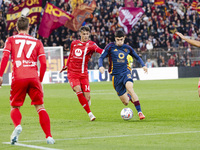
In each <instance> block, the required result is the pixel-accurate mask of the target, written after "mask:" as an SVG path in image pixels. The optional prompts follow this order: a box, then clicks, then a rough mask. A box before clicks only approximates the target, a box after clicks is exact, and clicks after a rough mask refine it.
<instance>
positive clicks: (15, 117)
mask: <svg viewBox="0 0 200 150" xmlns="http://www.w3.org/2000/svg"><path fill="white" fill-rule="evenodd" d="M10 117H11V119H12V121H13V124H14V126H15V127H17V126H18V125H20V124H21V120H22V115H21V113H20V111H19V109H18V108H12V109H11V111H10Z"/></svg>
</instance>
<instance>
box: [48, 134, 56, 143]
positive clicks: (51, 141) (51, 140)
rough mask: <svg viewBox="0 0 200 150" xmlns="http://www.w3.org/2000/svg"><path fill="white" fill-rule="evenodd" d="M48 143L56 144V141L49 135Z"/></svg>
mask: <svg viewBox="0 0 200 150" xmlns="http://www.w3.org/2000/svg"><path fill="white" fill-rule="evenodd" d="M46 140H47V144H54V143H55V140H54V139H53V138H52V137H50V136H49V137H47V139H46Z"/></svg>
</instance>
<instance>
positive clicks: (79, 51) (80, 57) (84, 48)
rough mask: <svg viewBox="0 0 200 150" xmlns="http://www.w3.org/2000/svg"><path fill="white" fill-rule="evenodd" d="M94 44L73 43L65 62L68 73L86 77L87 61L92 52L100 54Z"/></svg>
mask: <svg viewBox="0 0 200 150" xmlns="http://www.w3.org/2000/svg"><path fill="white" fill-rule="evenodd" d="M102 51H103V50H102V49H100V48H99V47H98V46H97V45H96V43H95V42H93V41H87V42H81V41H80V40H76V41H73V42H72V44H71V49H70V54H69V57H68V61H67V67H68V73H72V74H73V73H74V74H79V75H88V61H89V60H90V58H91V56H92V54H93V53H94V52H98V53H100V54H101V53H102Z"/></svg>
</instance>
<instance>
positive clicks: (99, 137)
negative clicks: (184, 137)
mask: <svg viewBox="0 0 200 150" xmlns="http://www.w3.org/2000/svg"><path fill="white" fill-rule="evenodd" d="M188 133H200V131H185V132H168V133H147V134H133V135H116V136H97V137H82V138H66V139H55V140H56V141H69V140H86V139H103V138H118V137H130V136H153V135H172V134H188ZM43 141H44V140H29V141H20V142H27V143H31V142H43Z"/></svg>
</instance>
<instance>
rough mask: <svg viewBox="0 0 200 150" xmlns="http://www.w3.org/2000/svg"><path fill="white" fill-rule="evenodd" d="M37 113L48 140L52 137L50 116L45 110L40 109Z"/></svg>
mask: <svg viewBox="0 0 200 150" xmlns="http://www.w3.org/2000/svg"><path fill="white" fill-rule="evenodd" d="M37 112H38V115H39V120H40V125H41V127H42V129H43V131H44V133H45V134H46V138H47V137H49V136H50V137H52V136H51V129H50V119H49V115H48V114H47V112H46V110H45V109H44V108H40V109H39V110H38V111H37Z"/></svg>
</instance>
